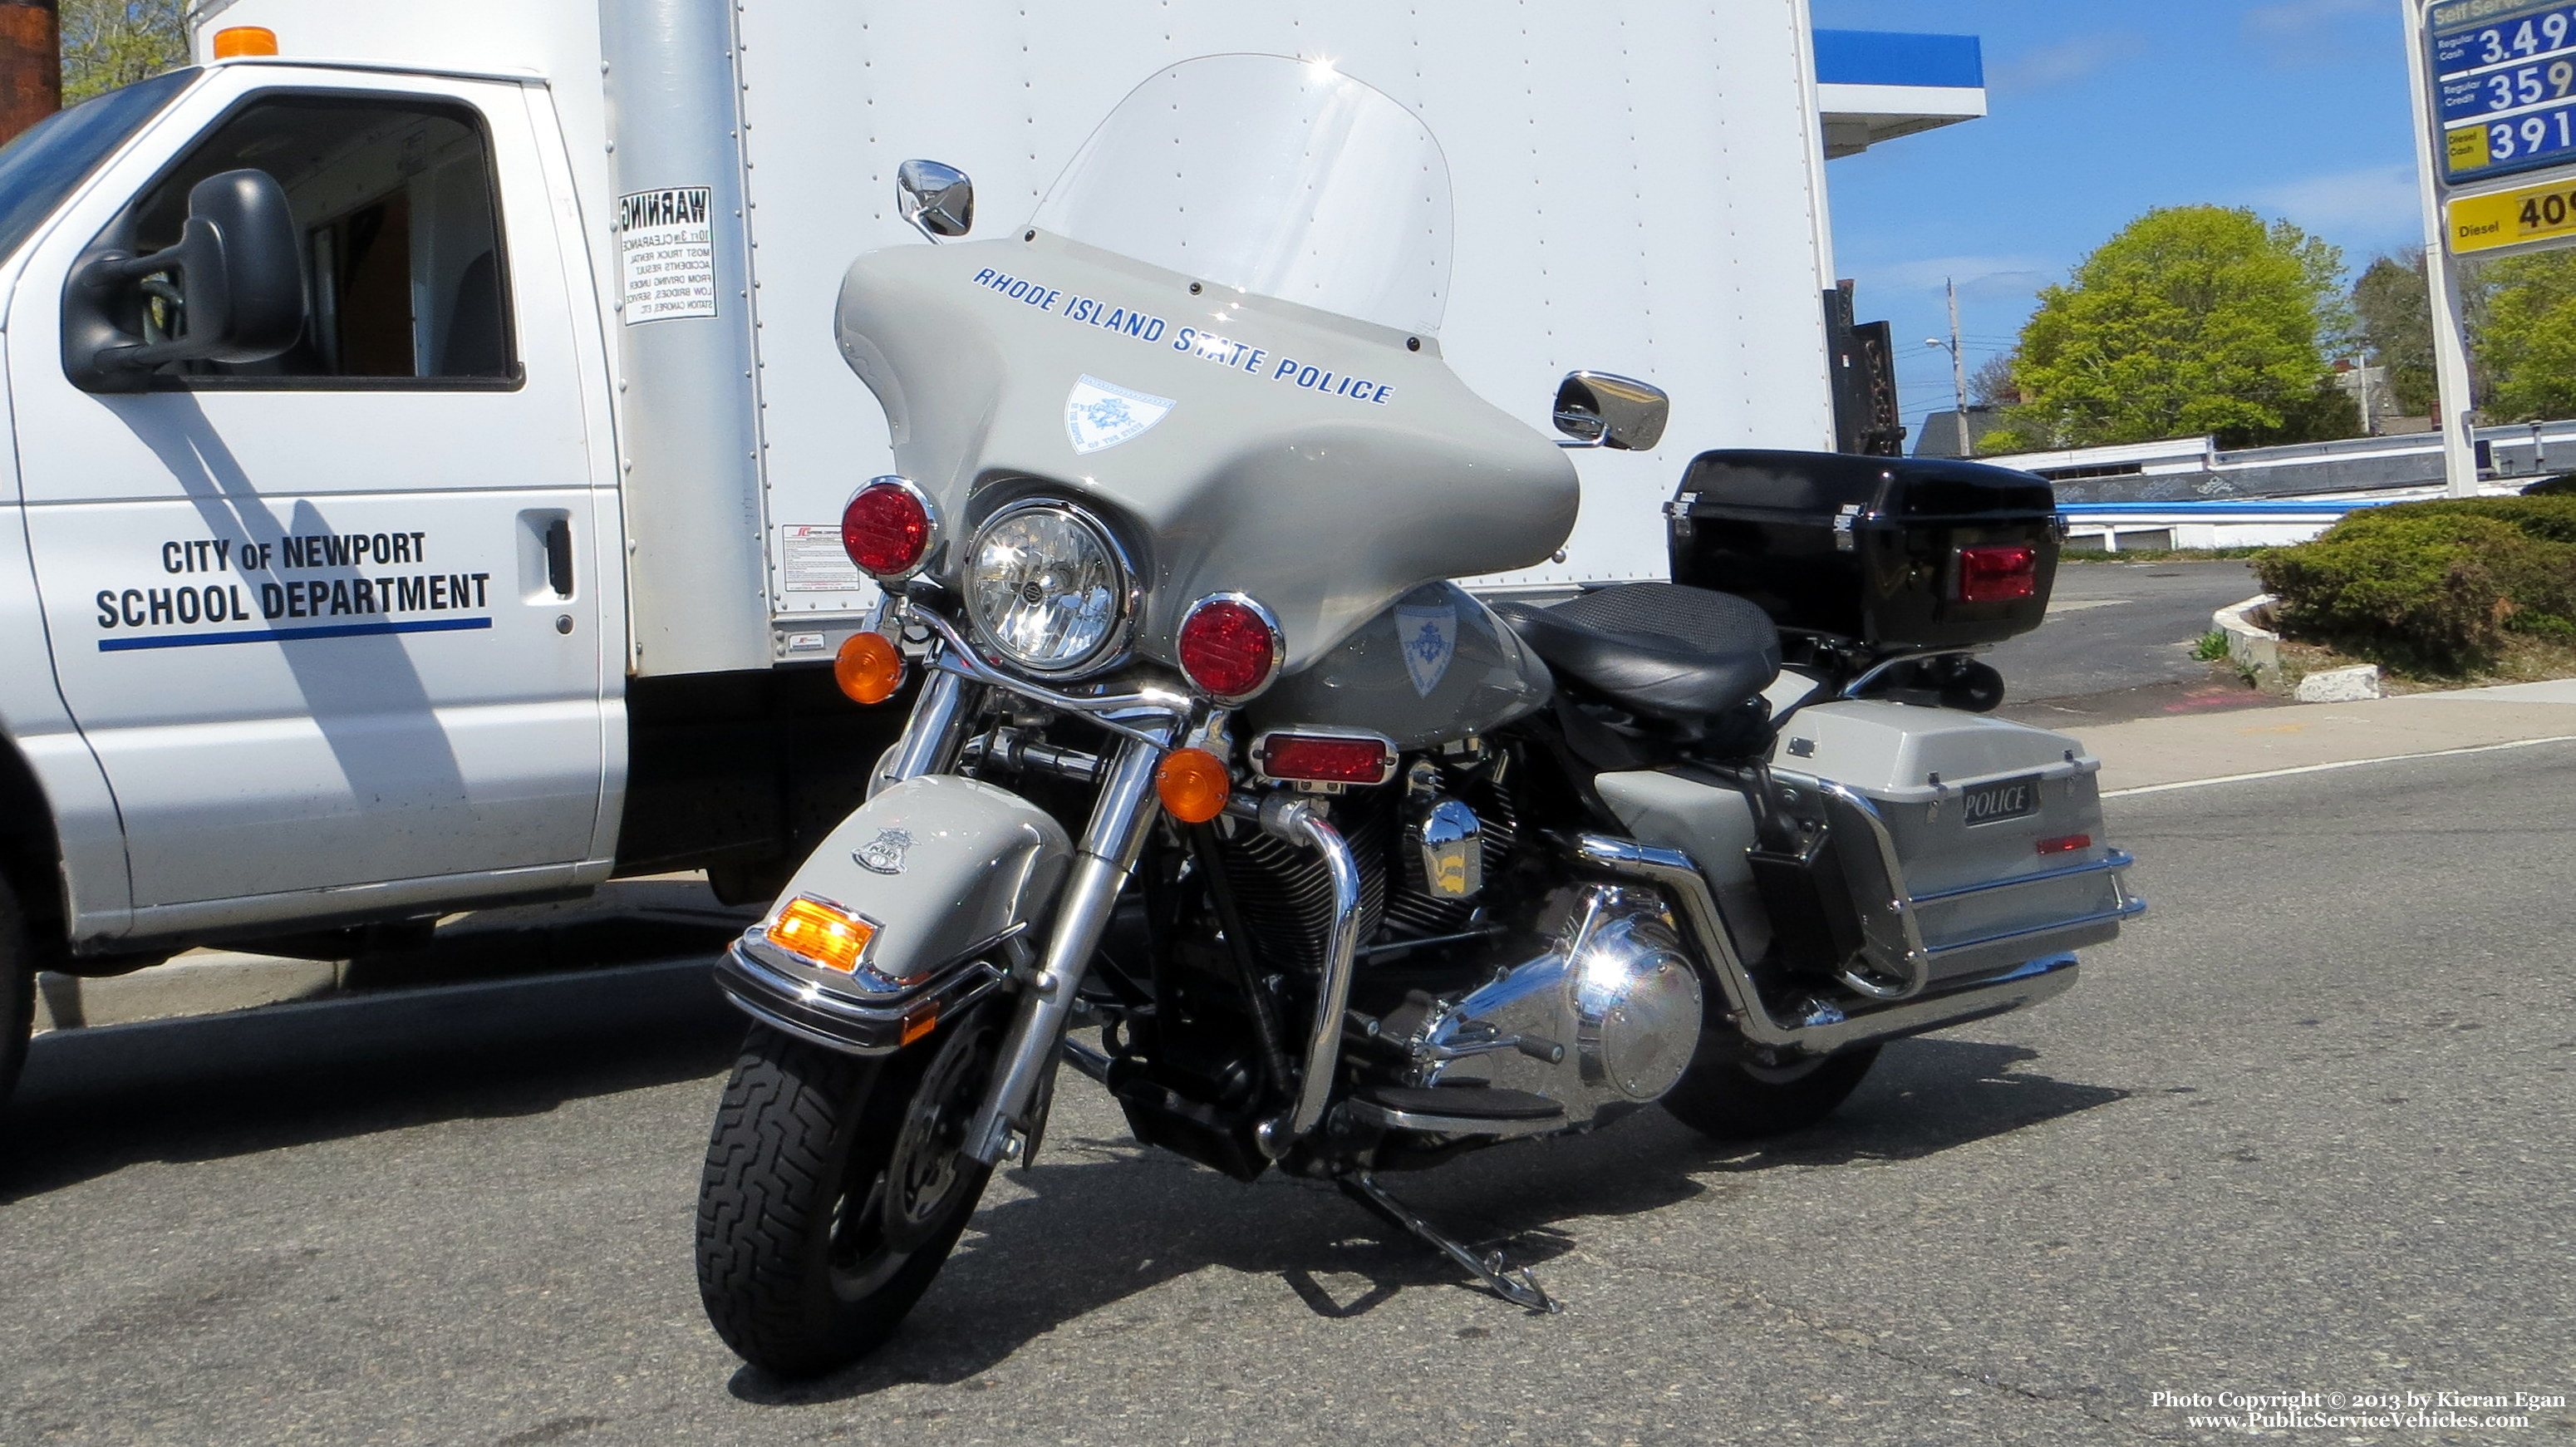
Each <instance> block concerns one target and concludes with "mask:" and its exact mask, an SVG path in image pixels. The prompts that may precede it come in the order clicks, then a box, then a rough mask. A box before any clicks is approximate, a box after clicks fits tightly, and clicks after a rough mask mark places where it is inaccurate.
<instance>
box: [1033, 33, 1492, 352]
mask: <svg viewBox="0 0 2576 1447" xmlns="http://www.w3.org/2000/svg"><path fill="white" fill-rule="evenodd" d="M1030 224H1031V225H1032V226H1035V227H1037V228H1038V229H1040V230H1043V231H1049V232H1053V233H1054V234H1056V235H1058V236H1062V237H1066V238H1068V239H1070V240H1074V241H1079V242H1082V243H1084V244H1086V245H1090V246H1096V247H1099V248H1101V249H1102V250H1105V251H1114V252H1118V253H1120V254H1122V255H1125V256H1130V257H1133V258H1135V259H1137V260H1139V261H1144V262H1149V263H1151V264H1153V265H1156V266H1160V267H1164V268H1167V269H1169V270H1171V271H1176V272H1179V273H1181V274H1182V275H1184V276H1189V277H1196V278H1198V279H1200V280H1203V281H1208V282H1214V283H1216V284H1218V285H1220V286H1227V287H1233V288H1236V289H1238V290H1242V291H1247V292H1251V293H1254V294H1256V295H1260V296H1266V297H1275V298H1277V299H1278V300H1281V301H1286V302H1294V303H1297V304H1299V305H1302V306H1309V307H1314V308H1316V309H1318V310H1321V311H1327V312H1332V313H1335V314H1337V315H1340V316H1346V317H1353V318H1356V319H1358V320H1360V321H1364V322H1372V323H1375V324H1377V325H1379V326H1384V327H1392V328H1394V329H1396V330H1398V331H1403V332H1410V333H1415V334H1418V335H1431V334H1435V333H1437V332H1438V330H1439V327H1440V315H1441V310H1442V307H1443V306H1444V305H1445V303H1446V301H1447V297H1448V287H1449V256H1450V204H1449V166H1448V162H1447V161H1446V160H1444V159H1443V158H1442V156H1441V154H1440V146H1439V143H1438V142H1436V141H1434V140H1433V139H1432V137H1431V132H1430V131H1429V130H1428V129H1426V128H1425V127H1424V126H1423V124H1422V122H1421V121H1420V120H1419V119H1417V118H1416V117H1415V116H1414V114H1413V112H1412V111H1410V110H1407V109H1406V108H1405V107H1404V106H1402V105H1401V104H1399V103H1397V102H1396V101H1395V100H1394V99H1392V98H1390V97H1389V96H1387V95H1386V94H1385V93H1384V92H1382V91H1379V90H1376V89H1375V88H1373V87H1370V86H1368V85H1364V84H1362V83H1361V82H1359V81H1357V80H1353V79H1352V78H1351V77H1349V76H1347V75H1343V74H1341V73H1340V72H1338V71H1336V70H1334V69H1333V68H1332V67H1331V66H1329V65H1326V64H1324V63H1321V62H1315V61H1299V60H1290V59H1286V58H1284V57H1281V56H1275V55H1214V56H1206V57H1202V58H1200V59H1197V60H1189V61H1184V62H1182V63H1181V64H1179V65H1175V66H1173V67H1171V68H1170V69H1168V70H1164V71H1161V72H1159V73H1158V74H1156V75H1155V76H1153V77H1152V78H1151V79H1149V80H1147V81H1146V82H1145V83H1144V84H1143V85H1140V86H1138V87H1137V88H1136V89H1135V90H1134V91H1133V92H1131V93H1129V95H1128V97H1127V98H1126V100H1124V101H1122V102H1120V103H1119V106H1118V108H1117V109H1116V110H1114V111H1112V112H1110V115H1109V118H1108V119H1107V120H1106V121H1103V122H1102V123H1101V126H1100V128H1099V129H1098V130H1096V131H1094V132H1092V134H1091V138H1090V139H1089V140H1088V141H1085V142H1084V143H1083V146H1082V149H1081V150H1080V151H1078V152H1076V153H1075V155H1074V158H1073V160H1072V162H1071V163H1070V164H1069V165H1067V166H1066V167H1065V170H1064V174H1063V175H1061V176H1059V177H1058V178H1057V179H1056V183H1055V185H1054V186H1053V187H1052V188H1050V189H1049V190H1048V192H1047V194H1046V198H1045V200H1043V201H1042V202H1040V203H1039V206H1038V210H1037V214H1036V215H1035V216H1034V217H1032V218H1031V219H1030Z"/></svg>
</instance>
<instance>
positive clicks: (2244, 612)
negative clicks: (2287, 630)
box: [2209, 593, 2281, 678]
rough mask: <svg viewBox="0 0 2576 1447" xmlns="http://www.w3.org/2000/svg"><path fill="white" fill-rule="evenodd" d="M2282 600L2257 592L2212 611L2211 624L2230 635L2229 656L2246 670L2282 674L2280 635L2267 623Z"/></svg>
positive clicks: (2228, 636)
mask: <svg viewBox="0 0 2576 1447" xmlns="http://www.w3.org/2000/svg"><path fill="white" fill-rule="evenodd" d="M2279 601H2281V600H2280V599H2278V598H2275V597H2273V596H2272V595H2271V594H2269V593H2257V594H2255V595H2254V596H2253V597H2251V598H2248V599H2246V600H2245V601H2244V602H2242V603H2231V604H2229V605H2228V606H2227V607H2224V608H2221V609H2219V610H2218V611H2217V612H2215V613H2212V614H2210V615H2209V626H2210V627H2212V628H2215V629H2217V630H2218V631H2219V632H2221V633H2224V634H2226V635H2227V659H2228V661H2229V662H2230V663H2233V664H2235V665H2236V666H2237V667H2238V668H2240V669H2242V670H2244V671H2245V672H2247V673H2252V674H2257V675H2268V676H2270V677H2272V678H2278V677H2280V676H2281V635H2280V634H2278V633H2275V632H2273V631H2272V630H2271V629H2270V628H2268V627H2265V626H2264V625H2265V624H2268V623H2270V622H2271V621H2272V617H2271V610H2272V605H2273V604H2275V603H2277V602H2279Z"/></svg>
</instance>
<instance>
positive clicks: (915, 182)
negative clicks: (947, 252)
mask: <svg viewBox="0 0 2576 1447" xmlns="http://www.w3.org/2000/svg"><path fill="white" fill-rule="evenodd" d="M894 190H895V209H896V210H898V211H900V212H902V213H903V219H904V220H906V221H909V222H911V223H912V224H913V226H914V227H915V228H916V229H918V230H919V231H920V232H921V234H922V235H924V236H927V237H929V238H930V239H931V240H933V241H941V240H944V239H946V238H948V237H951V236H963V235H965V234H966V233H967V232H968V231H969V230H971V229H973V227H974V225H975V183H974V182H973V181H970V180H968V179H966V173H965V172H963V171H960V170H958V169H957V168H956V167H955V166H944V165H941V164H940V163H939V162H937V161H906V162H904V163H903V165H902V166H901V167H899V168H897V169H896V171H895V173H894Z"/></svg>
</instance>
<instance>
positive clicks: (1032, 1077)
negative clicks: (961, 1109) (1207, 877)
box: [869, 670, 1164, 1166]
mask: <svg viewBox="0 0 2576 1447" xmlns="http://www.w3.org/2000/svg"><path fill="white" fill-rule="evenodd" d="M982 691H983V690H982V686H981V685H977V684H972V683H969V682H967V681H966V680H965V679H962V678H959V677H958V676H957V675H956V674H954V673H949V672H946V671H944V670H941V671H936V672H933V673H932V674H931V676H930V677H929V679H928V680H927V681H925V682H924V683H923V684H922V690H921V698H920V699H919V701H918V702H916V703H915V704H914V705H913V711H912V719H911V721H910V723H909V724H908V725H907V726H906V727H905V729H904V733H903V740H902V742H900V743H898V744H896V745H895V748H894V752H893V753H892V754H891V755H889V756H888V757H887V759H886V762H885V764H884V766H883V770H882V772H881V773H880V774H879V775H878V777H877V778H876V779H875V780H874V781H872V784H871V788H870V790H869V792H870V794H871V795H873V794H875V793H876V792H878V791H879V790H882V789H883V788H884V787H885V786H887V785H889V784H895V783H900V782H902V781H903V780H905V779H911V778H918V777H920V776H921V775H923V774H935V773H942V772H945V771H946V770H948V769H949V768H952V767H954V766H955V764H956V760H957V755H958V751H959V749H960V748H961V747H962V746H963V745H964V744H965V742H966V731H967V729H968V728H969V727H971V726H972V725H973V723H974V720H975V714H976V705H977V703H978V702H979V698H978V695H980V694H981V692H982ZM1163 747H1164V746H1163V745H1162V744H1155V743H1148V742H1146V741H1144V740H1142V739H1137V738H1128V737H1121V738H1120V739H1119V741H1118V748H1117V752H1116V753H1115V754H1113V755H1112V756H1111V758H1110V761H1109V767H1108V769H1107V771H1106V772H1105V774H1104V776H1103V778H1102V780H1101V788H1100V799H1099V802H1098V803H1097V804H1095V805H1094V806H1093V808H1092V811H1091V825H1090V827H1089V828H1087V829H1085V830H1084V831H1083V835H1082V843H1081V846H1080V847H1079V848H1078V849H1076V850H1075V852H1074V858H1073V868H1072V870H1071V871H1070V872H1069V873H1068V875H1067V877H1066V879H1065V882H1064V889H1063V892H1062V893H1061V894H1059V895H1058V896H1057V899H1056V908H1055V926H1054V929H1053V930H1052V931H1051V932H1050V933H1049V935H1048V937H1047V947H1046V953H1045V954H1044V955H1042V956H1041V957H1040V958H1039V962H1038V970H1037V974H1036V977H1035V978H1034V979H1031V980H1029V981H1027V988H1026V989H1025V990H1024V991H1023V993H1022V994H1021V996H1020V1006H1019V1013H1018V1015H1017V1016H1016V1017H1014V1018H1013V1020H1012V1021H1011V1033H1010V1036H1009V1037H1008V1038H1007V1039H1006V1040H1005V1041H1004V1042H1003V1045H1002V1058H1001V1064H1000V1065H999V1066H998V1067H997V1068H996V1070H995V1072H994V1075H993V1083H992V1085H991V1086H990V1088H988V1089H987V1090H986V1091H985V1093H984V1104H983V1107H982V1108H981V1109H979V1110H978V1111H976V1113H975V1119H974V1121H973V1122H972V1123H971V1124H970V1125H968V1126H967V1128H966V1139H965V1142H964V1144H963V1146H962V1147H961V1149H962V1150H963V1152H964V1153H965V1154H966V1155H967V1156H969V1157H971V1158H972V1159H974V1160H975V1161H977V1162H979V1163H981V1164H983V1165H987V1166H995V1165H1000V1164H1001V1163H1002V1162H1003V1161H1006V1160H1010V1159H1013V1158H1015V1157H1018V1156H1020V1155H1021V1154H1023V1151H1024V1142H1026V1141H1027V1140H1028V1139H1029V1138H1030V1137H1031V1136H1033V1135H1034V1134H1035V1132H1036V1130H1037V1127H1038V1121H1037V1120H1036V1118H1035V1117H1036V1114H1037V1109H1038V1103H1039V1098H1040V1096H1041V1094H1042V1092H1043V1091H1044V1089H1045V1087H1046V1082H1047V1077H1048V1075H1049V1074H1050V1073H1051V1072H1052V1071H1053V1070H1054V1068H1055V1062H1056V1051H1057V1048H1058V1047H1059V1046H1060V1045H1061V1044H1062V1043H1063V1040H1064V1032H1065V1027H1066V1025H1067V1024H1068V1023H1070V1022H1071V1020H1072V1017H1073V999H1074V992H1075V991H1076V990H1078V989H1080V988H1081V986H1082V977H1083V974H1084V972H1085V970H1086V969H1087V968H1088V967H1089V966H1090V963H1091V957H1092V954H1093V953H1094V952H1095V951H1097V950H1098V949H1099V948H1100V937H1101V936H1102V935H1103V934H1105V933H1107V932H1108V929H1109V918H1110V915H1111V914H1112V913H1113V912H1115V911H1116V909H1117V907H1118V895H1119V892H1120V891H1121V890H1122V889H1124V888H1125V887H1126V884H1127V876H1128V875H1129V874H1130V873H1131V872H1132V871H1133V870H1134V869H1135V867H1136V858H1137V856H1138V855H1139V854H1141V853H1143V852H1144V849H1145V837H1146V835H1147V834H1148V833H1149V832H1150V831H1151V828H1152V824H1153V810H1154V804H1155V796H1154V766H1155V765H1156V764H1158V763H1160V762H1161V761H1162V757H1163Z"/></svg>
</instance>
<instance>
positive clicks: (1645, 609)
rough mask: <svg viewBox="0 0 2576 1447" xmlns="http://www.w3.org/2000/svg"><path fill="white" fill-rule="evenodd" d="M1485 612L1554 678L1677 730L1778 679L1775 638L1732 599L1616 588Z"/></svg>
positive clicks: (1702, 592) (1700, 591) (1656, 586)
mask: <svg viewBox="0 0 2576 1447" xmlns="http://www.w3.org/2000/svg"><path fill="white" fill-rule="evenodd" d="M1494 612H1495V613H1496V614H1498V615H1500V616H1501V617H1502V619H1503V621H1504V622H1506V623H1508V624H1510V625H1511V628H1512V631H1513V632H1514V633H1517V634H1519V635H1520V639H1521V641H1522V642H1523V643H1526V644H1528V645H1529V648H1530V651H1531V652H1533V653H1536V654H1537V655H1538V656H1539V657H1540V658H1541V659H1543V660H1545V661H1546V663H1547V665H1548V667H1550V668H1552V669H1554V670H1556V672H1557V674H1558V676H1559V677H1560V678H1564V679H1570V680H1573V681H1574V682H1577V683H1579V684H1581V685H1583V686H1584V687H1586V688H1588V689H1590V690H1592V691H1593V692H1595V693H1597V694H1599V695H1601V696H1602V697H1604V698H1606V699H1608V700H1610V701H1611V702H1613V703H1616V704H1618V705H1619V706H1620V707H1622V708H1626V709H1628V710H1630V711H1632V712H1634V713H1637V714H1641V715H1644V716H1647V717H1651V718H1657V719H1664V720H1670V721H1673V722H1678V723H1695V722H1698V721H1701V720H1706V719H1711V718H1716V717H1718V716H1721V715H1724V714H1727V713H1728V712H1730V711H1732V710H1737V709H1741V708H1743V707H1745V706H1746V705H1747V704H1749V703H1751V702H1752V701H1753V700H1754V699H1755V698H1756V697H1758V696H1759V695H1760V694H1761V692H1762V690H1763V689H1765V688H1768V687H1770V685H1771V681H1772V680H1773V679H1775V678H1777V677H1779V676H1780V631H1779V629H1778V628H1777V627H1776V626H1774V625H1773V623H1772V622H1771V616H1770V615H1769V614H1767V613H1765V612H1763V611H1762V609H1761V608H1760V607H1759V606H1758V605H1756V604H1753V603H1750V602H1747V601H1746V600H1744V599H1742V598H1738V597H1736V596H1735V595H1734V594H1732V593H1718V592H1712V591H1710V590H1709V589H1706V588H1686V587H1683V586H1681V585H1680V584H1677V583H1624V584H1620V585H1618V586H1616V587H1609V588H1601V589H1597V590H1595V591H1593V592H1589V593H1585V594H1583V595H1582V596H1581V597H1578V598H1575V599H1573V600H1571V601H1569V602H1565V603H1560V604H1558V605H1556V606H1555V607H1553V608H1536V607H1532V606H1530V605H1529V604H1526V603H1504V604H1501V605H1499V606H1497V607H1496V608H1495V609H1494Z"/></svg>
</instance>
